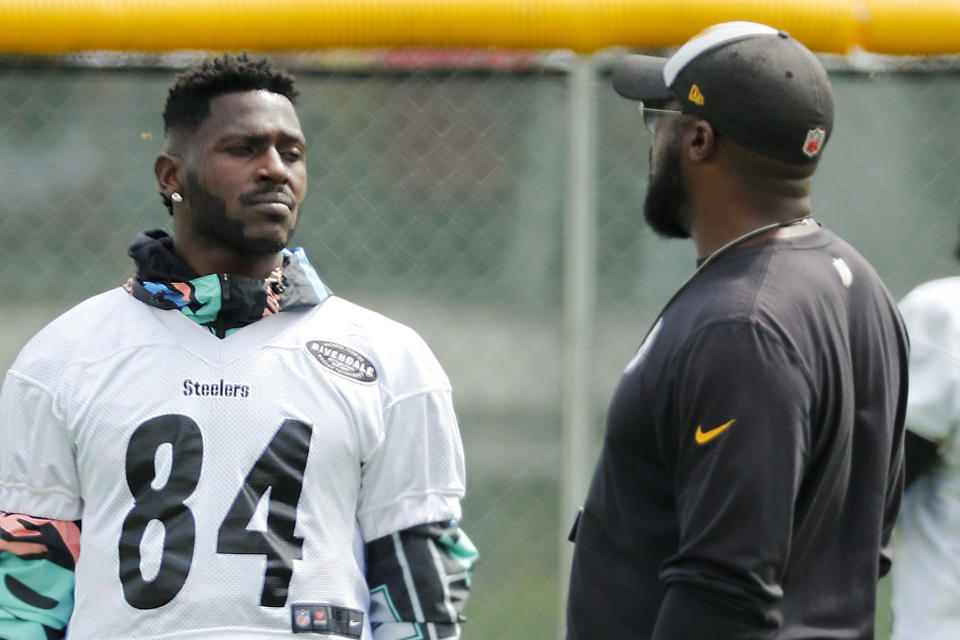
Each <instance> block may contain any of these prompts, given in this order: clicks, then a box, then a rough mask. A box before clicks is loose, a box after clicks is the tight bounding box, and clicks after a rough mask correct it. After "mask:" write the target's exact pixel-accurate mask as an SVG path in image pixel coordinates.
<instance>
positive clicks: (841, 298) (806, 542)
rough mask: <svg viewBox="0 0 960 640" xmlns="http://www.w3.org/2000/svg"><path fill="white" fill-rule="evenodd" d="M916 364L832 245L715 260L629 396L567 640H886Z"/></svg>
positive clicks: (621, 408)
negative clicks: (910, 379)
mask: <svg viewBox="0 0 960 640" xmlns="http://www.w3.org/2000/svg"><path fill="white" fill-rule="evenodd" d="M907 355H908V344H907V338H906V334H905V332H904V330H903V326H902V323H901V321H900V318H899V314H898V312H897V309H896V306H895V303H894V302H893V300H892V298H891V297H890V295H889V293H888V292H887V290H886V288H885V287H884V286H883V284H882V283H881V281H880V279H879V278H878V276H877V275H876V273H875V272H874V271H873V269H872V268H871V267H870V265H869V264H868V263H867V262H866V261H865V260H864V259H863V258H862V257H861V256H860V255H859V254H858V253H857V252H856V251H855V250H853V249H852V248H851V247H850V246H849V245H847V244H846V243H845V242H844V241H842V240H840V239H839V238H837V237H836V236H835V235H834V234H833V233H831V232H829V231H827V230H825V229H818V230H816V231H814V232H813V233H810V234H807V235H803V236H799V237H792V238H786V239H783V238H775V239H773V240H769V241H766V242H762V243H759V244H754V245H748V246H740V247H735V248H733V249H731V250H729V251H727V252H725V253H724V254H722V255H719V256H717V258H716V260H714V261H712V262H711V263H710V264H708V265H707V266H706V267H705V268H704V269H703V270H702V271H700V272H699V273H697V274H696V275H695V276H694V277H693V278H692V279H691V281H690V282H689V283H688V284H687V285H686V286H685V287H684V288H682V289H681V291H680V292H678V294H677V295H676V296H675V297H674V299H673V300H672V301H671V302H670V303H669V304H668V305H667V308H666V309H665V310H664V312H663V313H662V315H661V317H660V319H659V320H658V322H657V324H656V325H655V326H654V328H653V329H652V330H651V332H650V333H649V334H648V337H647V339H646V340H645V341H644V344H643V345H642V346H641V348H640V350H639V351H638V354H637V356H636V357H635V358H634V360H633V361H632V362H631V363H630V365H629V366H628V367H627V370H626V371H625V372H624V375H623V377H622V379H621V382H620V385H619V387H618V388H617V390H616V392H615V394H614V397H613V400H612V402H611V405H610V409H609V414H608V422H607V432H606V437H605V441H604V446H603V450H602V453H601V456H600V460H599V462H598V464H597V468H596V472H595V475H594V478H593V482H592V485H591V487H590V491H589V494H588V497H587V501H586V504H585V508H584V513H583V517H582V519H581V522H580V525H579V529H578V531H577V534H576V546H575V553H574V564H573V571H572V578H571V583H570V600H569V609H568V634H569V635H568V637H569V638H571V639H576V640H585V639H592V638H598V639H599V638H603V639H616V640H620V639H627V638H629V639H641V638H655V639H656V640H665V639H670V640H693V639H700V638H710V639H711V640H713V639H716V640H733V639H739V638H750V639H751V640H755V639H757V638H777V639H778V640H787V639H800V638H810V639H812V638H817V639H827V638H860V639H868V638H872V637H873V625H874V614H875V607H876V584H877V579H878V576H879V575H880V574H883V573H886V571H887V569H888V568H889V562H890V558H889V553H888V544H889V541H890V535H891V531H892V528H893V525H894V522H895V519H896V516H897V511H898V508H899V503H900V497H901V493H902V487H903V453H902V443H903V419H904V407H905V401H906V390H907Z"/></svg>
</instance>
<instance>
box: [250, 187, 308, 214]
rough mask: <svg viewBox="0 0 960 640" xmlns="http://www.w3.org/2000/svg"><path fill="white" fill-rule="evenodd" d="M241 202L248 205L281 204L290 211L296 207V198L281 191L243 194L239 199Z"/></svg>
mask: <svg viewBox="0 0 960 640" xmlns="http://www.w3.org/2000/svg"><path fill="white" fill-rule="evenodd" d="M241 202H243V204H248V205H251V204H252V205H257V204H266V205H283V206H285V207H286V208H287V209H289V210H290V211H293V210H294V209H296V207H297V201H296V199H295V198H294V197H293V196H292V195H290V194H289V193H286V192H283V191H271V192H268V193H257V194H254V195H249V196H244V197H243V198H242V199H241Z"/></svg>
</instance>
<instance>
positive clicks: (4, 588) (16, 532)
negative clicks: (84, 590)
mask: <svg viewBox="0 0 960 640" xmlns="http://www.w3.org/2000/svg"><path fill="white" fill-rule="evenodd" d="M79 553H80V526H79V522H67V521H63V520H49V519H45V518H34V517H31V516H27V515H22V514H18V513H4V512H0V639H2V640H49V639H50V638H62V637H63V635H64V632H65V629H66V627H67V622H68V621H69V620H70V615H71V613H72V612H73V578H74V575H73V572H74V568H75V567H76V562H77V556H78V555H79Z"/></svg>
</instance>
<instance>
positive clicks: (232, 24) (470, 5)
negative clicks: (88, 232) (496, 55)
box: [0, 0, 960, 55]
mask: <svg viewBox="0 0 960 640" xmlns="http://www.w3.org/2000/svg"><path fill="white" fill-rule="evenodd" d="M725 20H755V21H758V22H764V23H766V24H770V25H772V26H775V27H778V28H781V29H785V30H787V31H789V32H790V33H791V34H792V35H793V36H794V37H796V38H797V39H799V40H800V41H801V42H803V43H804V44H806V45H807V46H808V47H810V48H811V49H813V50H815V51H819V52H830V53H848V52H850V51H851V50H857V49H862V50H865V51H869V52H873V53H885V54H917V55H924V54H948V53H958V52H960V0H830V1H828V0H739V1H734V0H0V53H6V54H28V55H29V54H40V55H42V54H62V53H69V52H77V51H98V50H114V51H126V52H165V51H177V50H185V49H188V50H190V49H201V50H240V49H248V50H254V51H311V50H318V49H326V48H333V47H337V48H340V47H356V48H380V47H398V46H426V47H502V48H517V49H558V48H560V49H573V50H575V51H579V52H592V51H597V50H599V49H604V48H607V47H612V46H631V47H651V48H659V47H668V46H674V45H678V44H681V43H682V42H684V41H685V40H687V39H688V38H689V37H690V36H692V35H694V34H696V33H697V32H699V31H700V30H701V29H703V28H704V27H706V26H708V25H710V24H714V23H716V22H722V21H725Z"/></svg>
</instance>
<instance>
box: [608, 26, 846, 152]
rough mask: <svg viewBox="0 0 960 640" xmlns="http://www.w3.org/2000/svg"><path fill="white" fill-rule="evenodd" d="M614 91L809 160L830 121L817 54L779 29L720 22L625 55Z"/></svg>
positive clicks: (829, 95) (764, 148) (756, 146)
mask: <svg viewBox="0 0 960 640" xmlns="http://www.w3.org/2000/svg"><path fill="white" fill-rule="evenodd" d="M613 87H614V89H616V91H617V93H619V94H620V95H622V96H624V97H626V98H630V99H632V100H641V101H643V102H644V103H646V104H647V105H649V106H651V107H655V106H657V105H659V104H663V103H664V102H666V101H668V100H674V99H675V100H679V101H680V104H681V110H682V111H683V112H684V113H687V114H690V115H692V116H694V117H696V118H700V119H702V120H706V121H707V122H709V123H710V124H711V125H712V126H713V127H714V128H715V129H716V130H717V131H718V132H720V134H721V135H724V136H727V137H729V138H730V139H731V140H733V141H734V142H736V143H737V144H739V145H740V146H743V147H746V148H747V149H751V150H753V151H756V152H758V153H762V154H764V155H768V156H772V157H774V158H779V159H781V160H786V161H787V162H793V163H799V164H810V163H814V162H816V161H817V160H819V159H820V153H821V151H822V150H823V146H824V145H825V144H826V142H827V139H828V138H829V137H830V132H831V130H832V129H833V91H832V89H831V88H830V78H829V77H828V76H827V72H826V70H825V69H824V68H823V65H822V64H820V61H819V60H818V59H817V57H816V56H815V55H814V54H813V53H811V52H810V50H809V49H807V48H806V47H805V46H803V45H802V44H800V43H799V42H797V41H796V40H794V39H793V38H791V37H790V36H789V35H788V34H787V33H786V32H784V31H779V30H777V29H774V28H773V27H769V26H767V25H763V24H758V23H756V22H724V23H721V24H718V25H714V26H712V27H710V28H708V29H707V30H705V31H703V32H702V33H700V34H699V35H697V36H696V37H694V38H692V39H691V40H689V41H687V43H686V44H684V45H683V46H682V47H680V48H679V49H678V50H677V52H676V53H674V54H673V55H672V56H671V57H670V58H659V57H654V56H642V55H627V56H624V57H623V58H621V59H620V60H618V61H617V62H616V64H615V65H614V68H613Z"/></svg>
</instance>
